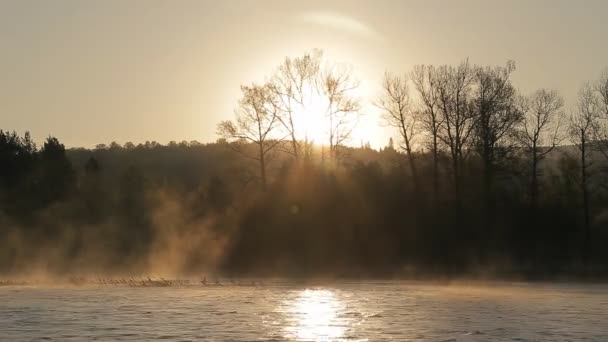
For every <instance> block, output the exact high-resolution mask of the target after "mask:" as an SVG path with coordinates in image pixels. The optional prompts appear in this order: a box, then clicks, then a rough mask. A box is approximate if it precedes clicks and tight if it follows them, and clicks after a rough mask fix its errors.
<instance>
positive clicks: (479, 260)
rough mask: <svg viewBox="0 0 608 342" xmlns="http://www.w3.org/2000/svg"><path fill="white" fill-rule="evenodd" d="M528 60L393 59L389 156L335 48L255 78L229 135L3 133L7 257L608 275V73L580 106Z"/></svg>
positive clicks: (132, 265)
mask: <svg viewBox="0 0 608 342" xmlns="http://www.w3.org/2000/svg"><path fill="white" fill-rule="evenodd" d="M514 72H516V68H515V63H514V62H511V61H509V62H507V63H506V64H505V65H504V66H481V65H475V64H472V63H470V62H469V61H468V60H465V61H463V62H462V63H460V64H458V65H441V66H433V65H418V66H415V67H414V68H413V69H412V70H411V72H409V73H406V74H396V73H391V72H386V73H385V75H384V78H383V82H382V84H381V93H380V94H377V95H378V96H377V97H376V98H375V99H371V101H370V102H371V103H372V104H373V105H374V106H375V107H376V108H377V110H378V111H380V112H381V113H382V120H383V122H384V123H385V124H386V125H388V126H390V127H393V128H394V132H395V137H396V139H395V141H393V139H391V140H390V142H389V143H388V145H387V146H386V147H384V148H382V149H380V150H374V149H371V148H370V147H369V146H368V145H362V146H361V147H358V148H355V147H351V146H349V139H350V136H351V133H352V130H353V129H354V127H355V126H356V124H357V121H358V119H359V116H360V115H361V113H360V112H361V108H362V104H363V103H362V102H363V100H364V99H361V98H360V97H358V96H357V91H356V90H357V87H358V84H359V83H358V81H357V80H356V79H355V78H354V77H353V76H352V73H351V71H350V69H349V68H348V67H345V66H342V65H336V64H332V63H330V62H329V61H327V60H326V59H325V58H324V57H323V54H322V52H320V51H313V52H311V53H307V54H304V55H303V56H300V57H296V58H286V59H285V60H284V61H283V62H282V63H281V64H280V65H279V66H278V67H277V68H276V69H275V70H274V71H273V72H272V73H271V74H270V76H269V77H268V78H267V80H266V81H265V82H264V83H262V84H251V85H248V86H243V87H242V88H241V90H242V98H241V99H240V101H239V103H238V106H237V110H236V111H235V118H234V120H231V121H223V122H221V123H219V125H218V134H219V139H218V141H217V142H215V143H206V144H201V143H198V142H185V141H184V142H181V143H177V142H171V143H170V144H168V145H161V144H158V143H155V142H147V143H145V144H139V145H135V144H133V143H127V144H124V145H120V144H118V143H111V144H109V145H104V144H100V145H98V146H97V147H96V148H94V149H68V150H66V149H65V148H64V146H63V145H62V144H61V143H60V142H59V141H58V140H57V139H55V138H48V139H47V140H46V142H45V143H44V145H43V146H42V147H41V148H40V149H38V148H37V147H36V145H35V144H34V142H33V141H32V140H31V137H30V136H29V133H26V134H25V135H24V136H19V135H18V134H16V133H14V132H12V133H9V132H4V131H3V132H0V163H1V165H2V173H1V175H0V225H1V227H2V231H1V233H0V234H2V235H3V238H2V242H0V244H1V246H0V247H2V249H1V250H2V254H0V269H1V270H2V271H3V272H23V271H24V270H25V269H28V268H33V267H43V265H44V267H46V268H49V269H51V270H52V271H54V272H73V271H82V272H84V271H90V272H92V271H95V272H118V271H120V272H123V271H124V272H151V271H157V272H169V273H175V274H177V273H196V272H202V270H215V271H217V272H224V273H228V274H233V275H247V274H260V275H288V276H309V275H316V276H321V275H324V276H387V275H407V276H423V275H432V276H442V275H472V274H481V273H484V272H487V273H488V274H489V275H492V276H497V277H509V276H526V277H534V276H539V277H540V276H556V275H573V276H581V275H590V274H592V275H598V276H600V275H606V274H607V272H606V271H608V252H607V251H606V249H605V246H606V245H607V243H608V189H607V184H608V183H607V182H606V176H607V175H608V169H607V168H606V167H607V166H608V161H607V159H608V136H607V134H608V125H607V122H608V72H605V73H603V74H601V75H600V76H599V77H598V78H597V79H596V80H594V81H591V82H589V83H587V84H585V85H584V86H583V87H582V88H581V90H580V93H579V96H578V99H577V104H576V106H574V107H573V108H572V109H568V108H566V106H565V103H564V100H563V98H562V96H561V95H560V94H559V93H558V92H557V91H556V90H551V89H539V90H536V91H534V92H532V93H530V94H521V93H520V92H519V91H518V90H517V89H516V87H515V86H514V85H513V84H512V81H511V75H512V74H513V73H514ZM309 115H316V117H318V118H321V119H322V120H319V121H316V122H315V123H318V125H319V126H323V127H317V129H322V130H323V132H324V133H325V134H324V135H323V136H324V138H323V139H325V140H324V141H314V140H313V139H311V138H310V137H309V136H308V133H309V132H307V131H306V129H304V127H303V126H302V123H303V122H305V121H306V118H307V116H309ZM317 136H318V135H317Z"/></svg>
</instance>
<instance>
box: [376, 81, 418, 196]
mask: <svg viewBox="0 0 608 342" xmlns="http://www.w3.org/2000/svg"><path fill="white" fill-rule="evenodd" d="M375 105H376V106H377V107H378V108H380V109H381V110H382V112H383V119H384V120H385V122H386V123H387V124H388V125H389V126H392V127H394V128H396V129H397V130H398V131H399V136H400V138H401V144H400V145H401V147H402V148H403V149H404V150H405V153H406V155H407V158H408V162H409V165H410V171H411V173H412V177H413V179H414V184H415V185H416V186H417V185H418V172H417V169H416V161H415V159H414V153H413V144H414V138H415V136H416V134H417V133H418V130H417V123H416V117H415V116H414V115H413V113H412V110H411V106H410V96H409V90H408V85H407V76H405V75H404V76H398V75H394V74H391V73H389V72H385V73H384V80H383V82H382V95H381V96H380V97H379V98H378V100H377V101H376V103H375Z"/></svg>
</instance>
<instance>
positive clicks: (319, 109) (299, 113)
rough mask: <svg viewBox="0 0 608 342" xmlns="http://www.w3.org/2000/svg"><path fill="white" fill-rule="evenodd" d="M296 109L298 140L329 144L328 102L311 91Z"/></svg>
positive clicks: (295, 120)
mask: <svg viewBox="0 0 608 342" xmlns="http://www.w3.org/2000/svg"><path fill="white" fill-rule="evenodd" d="M294 109H295V110H294V113H293V117H294V124H295V127H296V135H297V136H298V139H300V140H307V141H308V142H311V143H314V144H317V145H321V144H328V139H329V128H330V122H329V117H328V103H327V100H326V99H324V97H323V96H321V95H320V94H317V93H316V92H314V91H309V92H307V93H306V94H304V96H303V101H302V103H301V104H300V103H298V104H297V105H296V106H295V108H294Z"/></svg>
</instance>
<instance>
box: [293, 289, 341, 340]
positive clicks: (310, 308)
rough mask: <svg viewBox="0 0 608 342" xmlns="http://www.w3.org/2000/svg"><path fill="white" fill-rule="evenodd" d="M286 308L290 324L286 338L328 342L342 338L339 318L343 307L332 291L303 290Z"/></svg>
mask: <svg viewBox="0 0 608 342" xmlns="http://www.w3.org/2000/svg"><path fill="white" fill-rule="evenodd" d="M287 305H288V308H287V310H288V313H289V315H290V316H291V317H292V318H293V319H294V322H293V324H290V325H289V326H288V327H286V336H285V337H286V338H289V339H296V340H303V341H332V340H336V339H340V338H342V337H343V336H344V334H345V330H346V327H345V325H344V324H342V323H343V322H341V319H340V317H339V312H341V311H342V310H343V309H344V307H343V306H344V305H343V304H342V303H341V302H340V301H339V300H338V299H337V298H336V296H335V294H334V293H333V292H332V291H329V290H310V289H307V290H304V291H302V292H301V293H300V295H299V296H298V297H297V298H296V299H295V300H294V301H293V302H290V303H287Z"/></svg>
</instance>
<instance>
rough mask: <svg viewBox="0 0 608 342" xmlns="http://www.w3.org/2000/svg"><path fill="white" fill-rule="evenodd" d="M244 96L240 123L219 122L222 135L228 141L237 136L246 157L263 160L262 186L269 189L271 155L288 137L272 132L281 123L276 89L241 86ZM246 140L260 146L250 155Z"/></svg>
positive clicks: (265, 86) (237, 120)
mask: <svg viewBox="0 0 608 342" xmlns="http://www.w3.org/2000/svg"><path fill="white" fill-rule="evenodd" d="M241 91H242V92H243V98H242V99H241V100H240V102H239V109H238V110H237V111H236V122H233V121H222V122H221V123H220V124H219V125H218V134H219V135H220V136H222V137H223V138H225V139H227V140H235V139H236V145H234V146H236V149H237V151H239V152H240V153H241V154H242V155H243V156H245V157H247V158H251V159H254V160H256V161H258V162H259V169H260V179H261V182H262V188H263V189H266V186H267V183H268V181H267V178H266V164H267V161H268V155H269V153H270V152H272V151H273V149H274V148H275V147H277V145H278V144H280V143H281V142H283V140H284V137H281V138H276V137H273V136H272V135H271V134H272V133H273V131H275V129H276V127H277V125H278V124H279V119H278V112H277V108H276V106H274V103H275V99H274V97H273V96H274V95H273V92H272V89H271V88H270V87H269V86H268V85H264V86H259V85H255V84H254V85H252V86H249V87H247V86H243V87H241ZM244 142H251V143H254V144H255V145H256V147H257V148H256V150H257V151H256V153H255V154H253V155H252V154H249V153H248V152H247V151H246V149H245V148H243V143H244Z"/></svg>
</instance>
